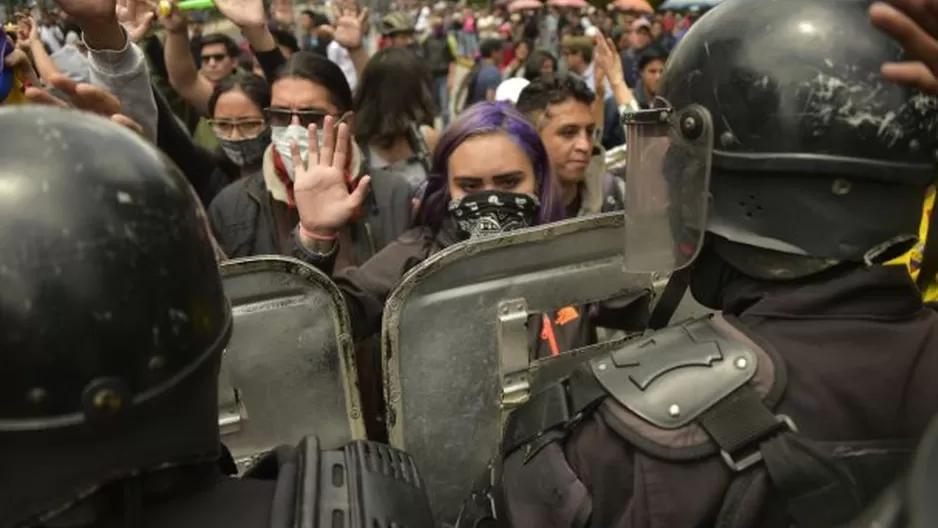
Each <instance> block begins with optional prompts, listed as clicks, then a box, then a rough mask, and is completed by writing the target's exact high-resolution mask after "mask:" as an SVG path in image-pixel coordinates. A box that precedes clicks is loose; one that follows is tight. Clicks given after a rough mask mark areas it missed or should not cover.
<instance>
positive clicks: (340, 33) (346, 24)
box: [332, 2, 368, 50]
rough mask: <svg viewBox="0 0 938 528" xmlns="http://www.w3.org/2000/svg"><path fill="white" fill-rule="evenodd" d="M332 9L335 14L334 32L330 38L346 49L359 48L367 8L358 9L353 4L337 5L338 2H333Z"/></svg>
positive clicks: (363, 31) (363, 33) (366, 16)
mask: <svg viewBox="0 0 938 528" xmlns="http://www.w3.org/2000/svg"><path fill="white" fill-rule="evenodd" d="M332 10H333V14H334V15H335V33H333V36H332V38H333V39H334V40H335V41H336V42H338V43H339V45H341V46H342V47H343V48H345V49H347V50H357V49H359V48H361V47H362V39H363V37H364V35H365V30H364V28H365V24H366V21H367V20H368V8H367V7H366V8H365V9H362V10H361V11H359V10H358V8H357V7H356V6H354V5H352V6H345V7H339V5H338V2H333V8H332Z"/></svg>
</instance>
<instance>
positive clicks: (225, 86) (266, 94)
mask: <svg viewBox="0 0 938 528" xmlns="http://www.w3.org/2000/svg"><path fill="white" fill-rule="evenodd" d="M234 90H238V91H240V92H243V93H244V95H246V96H247V98H248V99H250V100H251V102H252V103H254V104H256V105H257V107H258V108H260V109H261V111H263V110H264V109H265V108H267V107H268V106H270V85H269V84H267V81H265V80H264V79H261V78H260V77H258V76H257V75H254V74H253V73H239V74H236V75H229V76H228V77H225V78H224V79H222V80H221V81H219V82H218V84H216V85H215V89H214V90H213V91H212V96H211V97H209V99H208V115H209V117H215V107H216V106H217V105H218V98H219V97H221V96H222V95H223V94H225V93H228V92H231V91H234Z"/></svg>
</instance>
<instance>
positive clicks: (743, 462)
mask: <svg viewBox="0 0 938 528" xmlns="http://www.w3.org/2000/svg"><path fill="white" fill-rule="evenodd" d="M775 420H777V421H778V423H779V424H781V425H782V426H784V427H785V428H786V429H788V431H790V432H792V433H797V432H798V428H797V427H795V422H793V421H792V419H791V418H789V417H788V416H786V415H784V414H779V415H776V416H775ZM779 429H780V428H777V429H773V430H772V431H770V433H769V434H768V435H766V436H765V437H764V438H759V439H758V440H756V441H757V442H758V443H760V444H761V443H762V441H763V440H766V439H767V438H771V437H773V436H775V435H776V434H778V433H780V432H782V431H780V430H779ZM720 456H721V457H723V461H724V462H726V465H727V466H729V468H730V469H732V470H733V471H735V472H737V473H739V472H741V471H745V470H747V469H749V468H751V467H752V466H754V465H756V464H758V463H760V462H762V451H759V447H758V446H756V449H755V451H753V452H752V453H749V454H748V455H746V456H744V457H742V458H740V459H736V458H733V455H732V454H731V453H728V452H726V451H724V450H722V449H721V450H720Z"/></svg>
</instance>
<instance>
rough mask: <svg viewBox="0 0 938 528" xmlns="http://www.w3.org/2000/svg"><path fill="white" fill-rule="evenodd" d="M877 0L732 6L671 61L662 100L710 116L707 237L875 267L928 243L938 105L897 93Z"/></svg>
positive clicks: (689, 37)
mask: <svg viewBox="0 0 938 528" xmlns="http://www.w3.org/2000/svg"><path fill="white" fill-rule="evenodd" d="M868 8H869V2H867V1H865V0H829V1H824V2H817V1H813V0H777V1H759V2H752V1H750V0H727V1H726V2H724V3H722V4H720V5H718V6H717V7H715V8H714V9H713V10H711V11H710V12H708V13H707V14H706V15H705V16H703V17H701V19H700V20H698V21H697V22H696V23H695V24H694V26H693V27H692V28H691V29H690V31H689V32H688V33H687V34H686V35H685V36H684V38H683V39H682V41H681V42H680V44H679V45H678V46H677V48H676V49H675V51H674V53H673V54H672V55H671V57H670V60H669V62H668V64H667V66H666V68H665V72H664V74H663V76H662V79H661V85H660V91H659V93H660V96H661V97H662V98H663V99H664V100H666V101H667V102H668V103H669V104H670V105H672V106H673V107H675V108H683V107H686V106H688V105H691V104H699V105H702V106H703V107H705V108H706V109H707V110H708V111H709V112H710V113H711V116H712V122H713V127H714V131H713V153H712V177H711V182H710V187H711V192H712V196H713V201H712V203H711V210H710V213H709V223H708V226H709V227H708V228H709V230H710V231H712V232H714V233H716V234H719V235H721V236H723V237H725V238H727V239H729V240H731V241H734V242H738V243H741V244H747V245H752V246H756V247H761V248H766V249H771V250H775V251H781V252H785V253H791V254H796V255H808V256H813V257H820V258H827V259H838V260H854V261H856V260H863V259H864V258H866V257H871V256H875V253H876V252H877V251H879V250H880V249H882V248H883V247H888V246H890V245H891V244H892V243H893V242H895V241H896V240H897V239H910V238H912V237H914V236H915V234H916V233H917V227H918V222H919V215H920V213H921V205H922V200H923V198H924V194H925V188H926V186H927V185H929V184H930V183H932V182H933V181H934V179H935V161H936V159H938V100H936V98H934V97H932V96H927V95H924V94H922V93H920V92H918V91H916V90H914V89H912V88H907V87H903V86H898V85H894V84H892V83H889V82H887V81H886V80H885V79H884V78H883V77H882V75H881V73H880V71H881V67H882V64H883V63H884V62H889V61H896V60H902V59H903V50H902V48H901V47H900V46H899V44H898V43H897V42H895V41H893V40H892V39H890V38H889V37H888V36H886V35H885V34H883V33H881V32H879V31H878V30H876V29H875V28H874V27H873V26H872V25H871V24H870V22H869V19H868V16H867V10H868Z"/></svg>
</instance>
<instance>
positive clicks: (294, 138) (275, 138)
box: [270, 125, 322, 181]
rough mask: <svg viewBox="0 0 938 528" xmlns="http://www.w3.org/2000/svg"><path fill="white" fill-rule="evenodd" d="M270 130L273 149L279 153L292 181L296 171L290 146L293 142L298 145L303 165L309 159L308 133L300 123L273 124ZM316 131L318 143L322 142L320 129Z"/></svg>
mask: <svg viewBox="0 0 938 528" xmlns="http://www.w3.org/2000/svg"><path fill="white" fill-rule="evenodd" d="M270 131H271V136H270V140H271V143H273V145H274V150H276V151H277V154H280V160H281V161H283V167H284V168H285V169H286V170H287V175H288V176H289V177H290V181H293V180H294V179H295V178H296V171H295V169H294V167H293V154H292V153H291V147H292V146H293V144H294V143H296V145H297V147H299V149H300V159H302V160H303V165H304V166H305V165H306V162H307V161H309V133H308V132H307V131H306V127H304V126H301V125H289V126H275V127H270ZM317 132H318V133H319V134H320V135H319V138H318V140H319V143H320V144H322V135H321V131H317Z"/></svg>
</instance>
